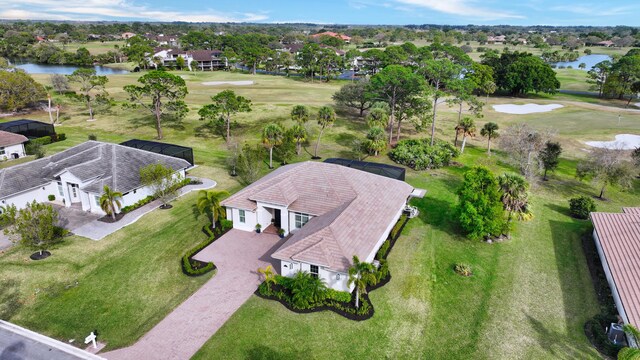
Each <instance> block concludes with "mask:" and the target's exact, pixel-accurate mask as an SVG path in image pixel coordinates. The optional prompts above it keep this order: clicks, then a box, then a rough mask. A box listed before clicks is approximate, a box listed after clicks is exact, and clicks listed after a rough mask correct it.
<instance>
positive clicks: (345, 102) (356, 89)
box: [332, 80, 372, 116]
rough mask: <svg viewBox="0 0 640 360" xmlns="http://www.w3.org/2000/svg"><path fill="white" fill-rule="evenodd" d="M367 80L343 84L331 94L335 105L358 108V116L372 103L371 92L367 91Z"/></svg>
mask: <svg viewBox="0 0 640 360" xmlns="http://www.w3.org/2000/svg"><path fill="white" fill-rule="evenodd" d="M368 88H369V81H367V80H361V81H357V82H352V83H348V84H345V85H344V86H342V87H341V88H340V90H338V92H336V93H335V94H333V96H332V98H333V101H335V102H336V104H337V105H340V106H345V107H349V108H353V109H356V110H358V113H359V115H360V116H362V115H363V114H364V112H365V111H366V110H369V108H371V105H372V101H371V97H372V96H371V93H370V92H369V91H368Z"/></svg>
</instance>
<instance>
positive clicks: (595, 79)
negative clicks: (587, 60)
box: [587, 60, 613, 97]
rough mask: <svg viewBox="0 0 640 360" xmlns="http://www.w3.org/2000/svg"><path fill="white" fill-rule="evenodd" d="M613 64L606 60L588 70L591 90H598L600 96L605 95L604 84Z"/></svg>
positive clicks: (588, 81)
mask: <svg viewBox="0 0 640 360" xmlns="http://www.w3.org/2000/svg"><path fill="white" fill-rule="evenodd" d="M612 66H613V63H612V62H611V61H609V60H605V61H601V62H599V63H597V64H595V65H594V66H593V67H592V68H591V69H590V70H589V71H587V83H589V84H591V87H590V89H591V90H597V91H598V96H599V97H602V96H603V95H604V84H605V83H606V82H607V78H608V77H609V74H610V73H611V67H612Z"/></svg>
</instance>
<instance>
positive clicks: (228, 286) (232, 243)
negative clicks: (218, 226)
mask: <svg viewBox="0 0 640 360" xmlns="http://www.w3.org/2000/svg"><path fill="white" fill-rule="evenodd" d="M282 242H283V240H281V239H280V237H279V236H277V235H271V234H265V233H261V234H256V233H255V232H247V231H241V230H235V229H233V230H231V231H229V232H228V233H226V234H225V235H224V236H223V237H221V238H220V239H218V240H216V241H214V242H213V243H212V244H211V245H209V246H208V247H206V248H205V249H203V250H202V251H201V252H199V253H198V254H197V255H196V256H195V258H196V259H198V260H202V261H213V262H214V263H215V264H216V266H217V268H218V272H217V274H216V275H215V276H214V277H213V278H212V279H211V280H209V281H208V282H207V283H205V284H204V285H203V286H202V287H201V288H200V289H199V290H198V291H196V292H195V293H194V294H193V295H191V296H190V297H189V298H188V299H187V300H185V302H183V303H182V304H180V306H178V307H177V308H176V309H174V310H173V311H172V312H171V313H170V314H169V315H167V317H165V318H164V319H163V320H162V321H161V322H160V323H158V324H157V325H156V326H155V327H154V328H153V329H151V331H149V332H148V333H147V334H145V335H144V336H143V337H142V338H141V339H140V340H138V342H136V343H135V344H134V345H132V346H130V347H127V348H122V349H118V350H114V351H111V352H107V353H103V354H100V356H103V357H105V358H107V359H109V360H120V359H132V360H134V359H135V360H137V359H189V358H191V357H192V356H193V355H194V354H195V353H196V352H197V351H198V350H199V349H200V348H201V347H202V346H203V345H204V343H205V342H206V341H207V340H209V338H210V337H211V336H213V334H215V333H216V331H218V329H219V328H220V327H221V326H222V325H223V324H224V323H225V322H226V321H227V319H229V318H230V317H231V315H233V313H234V312H235V311H236V310H237V309H238V308H240V306H242V304H244V302H245V301H247V299H249V297H251V295H252V294H253V293H254V291H255V290H256V289H257V287H258V285H259V284H260V276H259V274H258V273H257V269H258V268H259V267H265V266H266V265H269V264H273V261H274V260H272V259H271V254H272V253H273V252H274V251H275V250H276V249H277V248H278V247H279V246H280V245H281V244H282ZM274 267H275V266H274ZM275 268H276V269H278V267H275Z"/></svg>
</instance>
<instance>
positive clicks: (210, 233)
mask: <svg viewBox="0 0 640 360" xmlns="http://www.w3.org/2000/svg"><path fill="white" fill-rule="evenodd" d="M231 228H233V224H232V223H231V221H227V220H223V221H221V223H220V224H219V226H217V227H216V228H215V229H213V230H211V228H210V227H209V226H208V225H205V226H203V227H202V232H203V233H205V235H207V239H206V240H205V241H203V242H202V243H200V244H199V245H198V246H196V247H195V248H193V249H191V250H190V251H189V252H188V253H186V254H185V255H184V256H183V257H182V259H181V261H180V265H181V268H182V272H183V273H184V274H185V275H187V276H201V275H204V274H206V273H208V272H211V271H214V270H215V269H216V265H215V264H214V263H213V262H204V261H200V260H197V259H194V258H193V257H194V256H195V255H196V254H197V253H199V252H200V251H202V249H204V248H206V247H207V246H209V245H211V244H212V243H213V242H214V241H216V240H217V239H219V238H220V237H222V236H223V235H224V234H226V233H227V232H228V231H229V230H231Z"/></svg>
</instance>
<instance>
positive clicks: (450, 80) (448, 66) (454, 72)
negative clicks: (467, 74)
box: [420, 59, 462, 146]
mask: <svg viewBox="0 0 640 360" xmlns="http://www.w3.org/2000/svg"><path fill="white" fill-rule="evenodd" d="M420 71H421V73H422V74H423V76H424V77H425V78H426V79H427V81H428V82H429V84H430V85H431V87H432V89H433V91H432V93H431V94H432V98H433V105H432V107H433V115H432V119H431V146H433V143H434V141H435V136H436V115H437V110H438V102H439V101H440V99H441V98H442V97H444V96H446V95H447V93H448V92H451V90H452V89H453V88H454V87H455V86H457V84H456V83H457V82H460V73H461V72H462V67H461V66H460V65H458V64H455V63H453V62H452V61H451V60H449V59H441V60H430V61H427V62H426V63H425V65H424V67H423V68H422V69H420Z"/></svg>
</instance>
